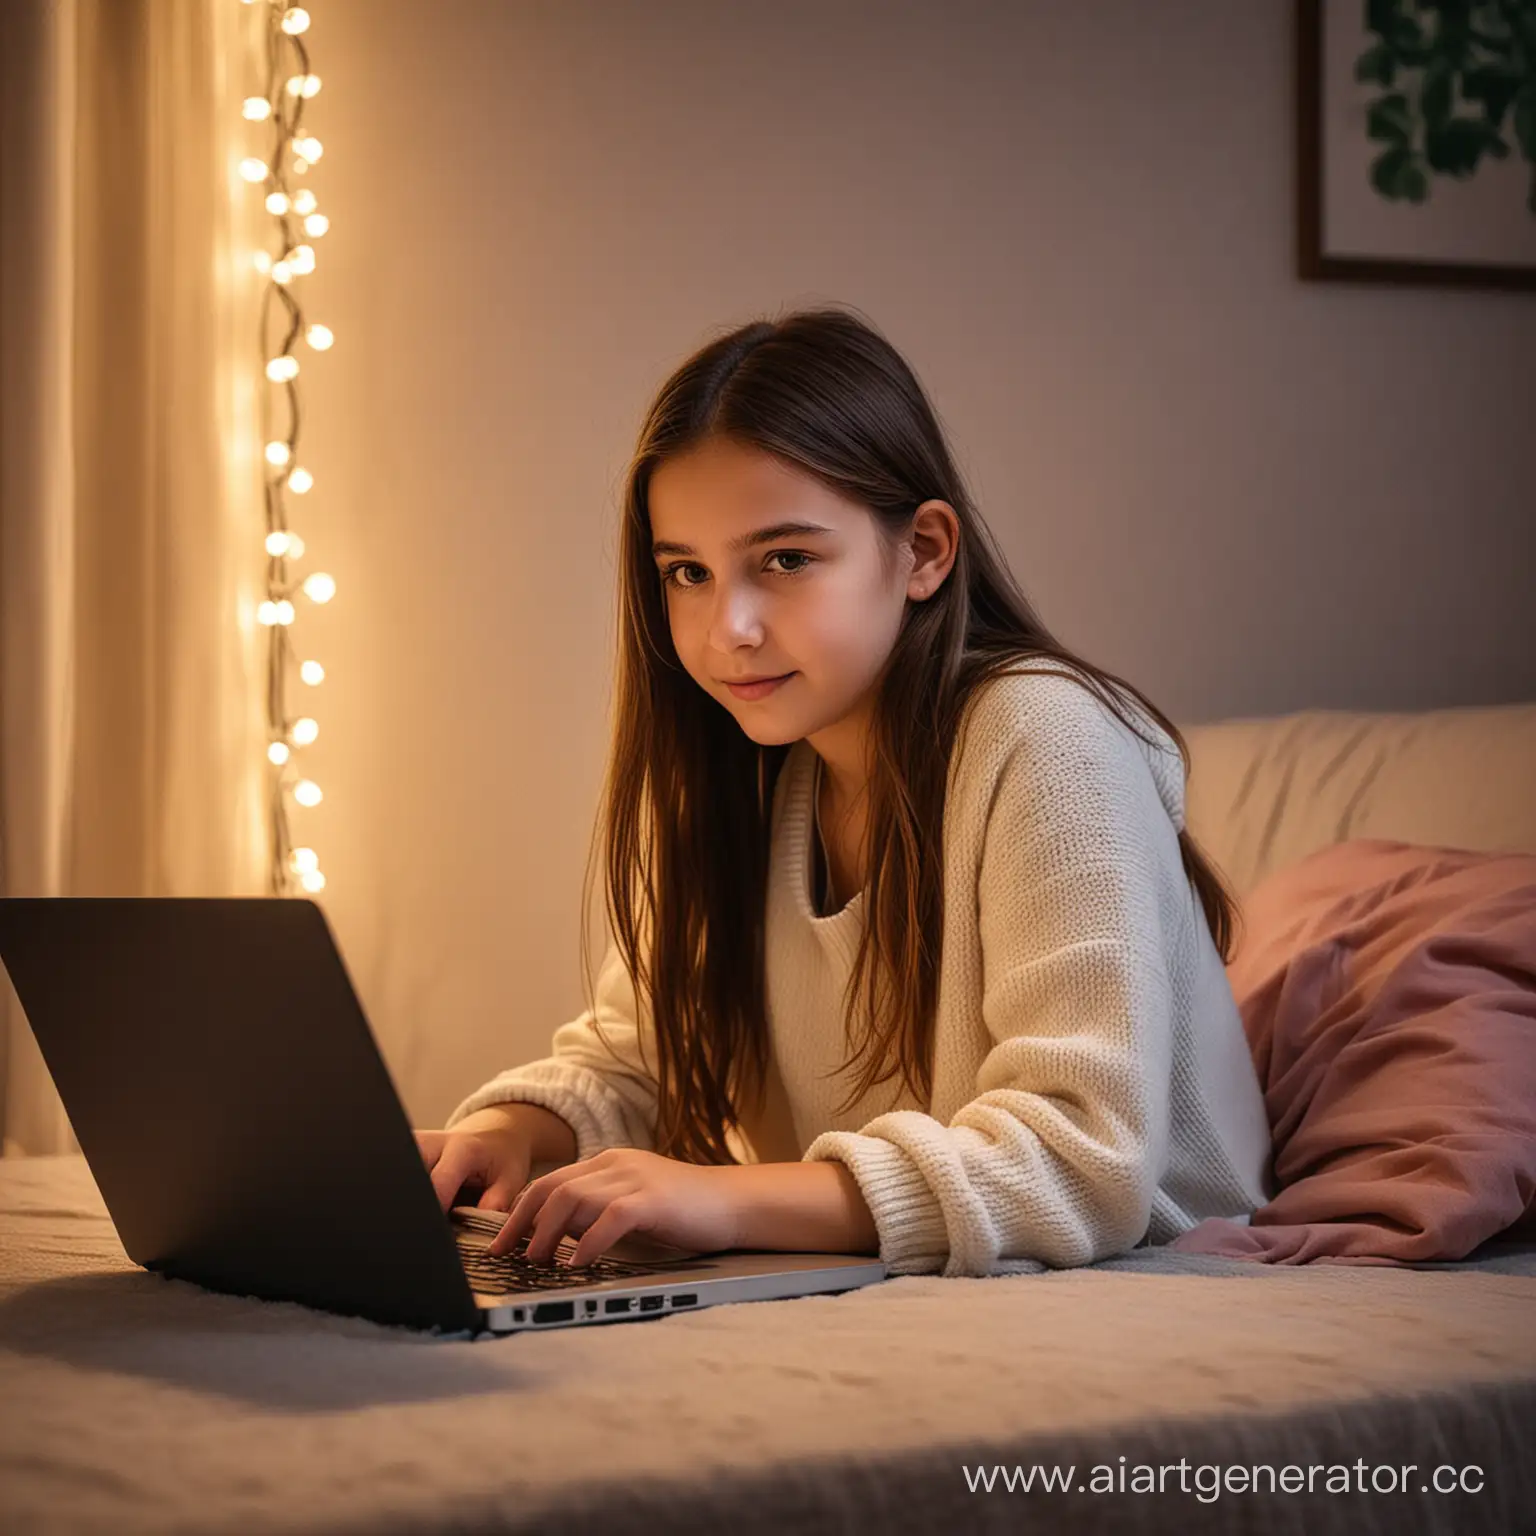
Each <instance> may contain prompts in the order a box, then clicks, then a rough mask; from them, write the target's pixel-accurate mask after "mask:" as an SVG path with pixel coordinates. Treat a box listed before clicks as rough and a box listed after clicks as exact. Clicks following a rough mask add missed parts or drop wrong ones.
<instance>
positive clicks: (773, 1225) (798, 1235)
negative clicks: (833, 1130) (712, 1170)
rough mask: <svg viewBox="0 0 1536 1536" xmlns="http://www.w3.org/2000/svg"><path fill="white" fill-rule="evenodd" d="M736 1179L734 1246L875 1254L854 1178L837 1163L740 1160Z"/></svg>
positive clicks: (876, 1245)
mask: <svg viewBox="0 0 1536 1536" xmlns="http://www.w3.org/2000/svg"><path fill="white" fill-rule="evenodd" d="M729 1172H730V1175H731V1177H732V1179H733V1180H734V1181H735V1183H736V1184H737V1186H738V1188H737V1195H738V1227H737V1237H736V1243H735V1246H736V1247H738V1248H768V1249H774V1250H778V1251H781V1252H801V1253H879V1251H880V1234H879V1232H878V1230H877V1229H876V1227H875V1220H874V1217H873V1216H871V1215H870V1213H869V1207H868V1206H867V1205H866V1204H865V1203H864V1195H863V1192H862V1191H861V1190H860V1189H859V1185H858V1181H857V1180H856V1179H855V1178H854V1176H853V1175H852V1174H851V1173H850V1172H849V1171H848V1169H847V1167H846V1166H845V1165H844V1164H842V1163H838V1162H831V1161H827V1162H813V1163H746V1164H743V1165H742V1166H741V1167H738V1168H732V1169H730V1170H729Z"/></svg>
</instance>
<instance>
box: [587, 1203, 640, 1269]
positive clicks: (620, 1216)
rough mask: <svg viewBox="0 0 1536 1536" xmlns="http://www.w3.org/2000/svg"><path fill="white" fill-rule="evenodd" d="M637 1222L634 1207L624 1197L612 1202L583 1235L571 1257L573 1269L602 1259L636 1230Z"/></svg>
mask: <svg viewBox="0 0 1536 1536" xmlns="http://www.w3.org/2000/svg"><path fill="white" fill-rule="evenodd" d="M637 1221H638V1216H637V1214H636V1211H635V1209H634V1207H633V1206H632V1205H631V1204H630V1203H629V1201H628V1200H627V1199H626V1198H625V1197H624V1196H623V1195H620V1196H619V1197H618V1198H617V1199H616V1200H610V1201H609V1202H608V1205H607V1208H606V1209H605V1210H604V1211H603V1213H602V1215H601V1216H599V1217H598V1218H597V1220H596V1221H594V1222H593V1223H592V1225H591V1226H590V1227H588V1228H587V1230H586V1231H585V1232H584V1233H582V1235H581V1240H580V1241H579V1242H578V1243H577V1244H576V1251H575V1252H574V1253H573V1254H572V1255H571V1268H572V1269H574V1268H575V1267H576V1266H577V1265H578V1264H590V1263H591V1262H592V1261H593V1259H597V1258H601V1257H602V1256H603V1254H605V1253H606V1252H607V1251H608V1250H609V1249H610V1248H611V1247H613V1245H614V1244H615V1243H616V1242H618V1240H619V1239H620V1238H621V1237H623V1236H625V1235H626V1234H627V1233H629V1232H631V1231H633V1230H634V1228H635V1226H636V1224H637Z"/></svg>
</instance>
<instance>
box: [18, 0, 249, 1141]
mask: <svg viewBox="0 0 1536 1536" xmlns="http://www.w3.org/2000/svg"><path fill="white" fill-rule="evenodd" d="M264 10H265V7H254V6H253V7H247V6H244V5H240V4H238V3H237V0H20V3H16V0H8V3H7V4H6V6H5V17H4V19H5V29H6V45H5V48H4V50H3V53H0V58H3V62H0V228H3V232H4V233H3V241H0V894H4V895H8V896H130V895H131V896H138V895H145V896H158V895H176V896H217V895H259V894H264V893H265V889H266V884H265V881H266V859H267V846H268V844H267V834H266V827H265V815H266V807H265V773H266V763H265V758H264V743H265V736H266V727H265V720H264V715H263V707H264V706H263V699H264V693H263V689H264V679H265V663H264V655H265V645H266V635H265V631H264V630H263V629H262V628H261V626H260V625H258V624H257V622H256V617H255V613H256V604H257V603H258V602H259V601H260V600H261V598H262V597H263V596H264V595H265V592H264V590H262V583H263V581H264V564H263V562H264V559H265V556H264V554H263V551H262V539H263V537H264V532H265V525H264V519H263V508H262V462H261V444H260V441H259V437H258V433H259V414H258V406H259V396H258V394H257V389H258V387H264V381H263V380H262V379H261V377H260V360H259V358H258V355H257V347H258V340H257V314H258V297H259V295H258V290H257V283H258V282H259V281H260V279H259V278H258V275H257V274H256V272H255V270H254V268H253V267H252V265H251V262H250V254H249V253H250V251H251V249H252V248H253V244H254V241H253V233H254V229H255V219H256V218H257V217H259V215H260V210H259V208H258V209H255V210H252V209H251V206H250V205H251V204H252V203H253V202H259V199H256V198H254V196H252V195H251V193H250V189H249V188H248V187H246V186H245V185H244V184H243V183H242V182H240V180H239V178H238V174H237V171H236V166H237V164H238V160H239V157H240V155H241V154H242V153H246V152H248V151H247V150H245V149H243V148H242V144H243V138H244V135H243V133H242V130H243V129H244V128H245V127H246V126H247V125H245V124H244V123H243V122H242V120H241V116H240V101H241V99H242V98H243V97H244V96H245V95H246V94H248V92H249V91H250V90H251V89H253V88H254V89H255V90H256V91H258V92H259V91H260V90H261V89H262V85H261V84H260V83H257V82H256V81H255V70H254V64H253V62H252V58H251V55H250V54H249V52H248V49H249V46H250V33H249V30H248V29H249V28H250V27H251V25H252V23H253V21H259V19H260V18H259V17H258V16H256V14H255V13H257V12H259V11H264ZM132 1007H133V1000H132V999H131V998H125V999H123V1008H124V1016H125V1018H127V1019H129V1020H130V1021H131V1016H132ZM0 1135H3V1148H4V1153H5V1155H8V1156H10V1155H26V1154H31V1155H37V1154H44V1153H60V1152H73V1151H77V1150H78V1143H77V1142H76V1141H75V1139H74V1136H73V1134H72V1133H71V1130H70V1127H69V1123H68V1119H67V1116H66V1115H65V1113H64V1109H63V1106H62V1105H61V1103H60V1102H59V1099H58V1096H57V1094H56V1093H55V1091H54V1089H53V1085H52V1081H51V1079H50V1077H49V1075H48V1072H47V1068H46V1065H45V1064H44V1061H43V1058H42V1056H41V1053H40V1052H39V1050H38V1048H37V1045H36V1042H35V1040H34V1039H33V1037H32V1034H31V1030H30V1028H29V1027H28V1025H27V1023H26V1020H25V1017H24V1015H23V1014H22V1012H21V1010H20V1007H19V1005H18V1002H17V999H16V996H15V994H14V992H13V991H12V990H11V987H10V984H9V982H8V980H4V979H0Z"/></svg>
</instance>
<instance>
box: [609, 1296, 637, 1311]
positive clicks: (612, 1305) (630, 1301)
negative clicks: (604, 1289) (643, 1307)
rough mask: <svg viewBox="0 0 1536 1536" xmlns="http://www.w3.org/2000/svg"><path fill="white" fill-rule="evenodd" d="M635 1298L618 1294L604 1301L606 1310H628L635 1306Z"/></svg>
mask: <svg viewBox="0 0 1536 1536" xmlns="http://www.w3.org/2000/svg"><path fill="white" fill-rule="evenodd" d="M634 1304H635V1303H634V1298H633V1297H631V1296H618V1297H615V1298H614V1299H613V1300H612V1301H605V1302H604V1303H603V1311H604V1312H628V1311H629V1310H630V1308H631V1307H633V1306H634Z"/></svg>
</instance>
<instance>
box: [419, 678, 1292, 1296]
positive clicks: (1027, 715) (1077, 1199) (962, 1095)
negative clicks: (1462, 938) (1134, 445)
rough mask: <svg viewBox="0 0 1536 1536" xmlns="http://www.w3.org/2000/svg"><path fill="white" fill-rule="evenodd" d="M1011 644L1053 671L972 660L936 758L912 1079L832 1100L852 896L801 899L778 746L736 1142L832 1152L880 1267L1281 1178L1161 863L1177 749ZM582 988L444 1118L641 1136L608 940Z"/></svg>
mask: <svg viewBox="0 0 1536 1536" xmlns="http://www.w3.org/2000/svg"><path fill="white" fill-rule="evenodd" d="M1028 665H1030V666H1034V667H1040V666H1043V665H1050V666H1051V668H1052V671H1051V672H1050V673H1049V674H1047V675H1043V676H1042V675H1019V674H1010V675H1005V676H1003V677H1000V678H996V679H994V680H993V681H992V682H991V683H989V684H987V685H984V687H983V688H982V689H981V690H980V691H979V692H978V693H977V694H976V696H975V697H974V699H973V701H972V711H973V716H972V721H971V726H970V730H969V733H968V735H967V737H966V739H965V741H964V743H963V747H964V750H963V752H962V753H961V754H960V755H958V756H956V757H953V758H952V760H951V763H950V774H949V782H948V791H947V798H946V803H945V810H944V856H945V871H944V900H945V925H944V939H943V949H942V958H941V967H940V978H939V992H938V1016H937V1021H936V1029H935V1036H934V1077H933V1094H932V1097H931V1099H930V1101H929V1102H928V1103H927V1104H923V1103H920V1102H918V1101H916V1100H915V1099H913V1098H912V1096H911V1095H910V1094H909V1093H907V1092H906V1090H905V1088H904V1087H903V1086H902V1085H901V1083H900V1081H899V1076H898V1078H896V1079H893V1080H892V1081H890V1082H887V1083H884V1084H881V1085H879V1086H877V1087H876V1088H875V1089H873V1090H871V1091H870V1092H869V1093H867V1094H866V1095H865V1096H864V1098H863V1099H862V1100H860V1101H859V1102H858V1103H857V1104H855V1105H854V1106H853V1107H852V1109H851V1110H849V1112H847V1113H846V1114H843V1115H838V1114H837V1113H836V1112H835V1107H836V1105H837V1104H838V1103H839V1101H840V1100H841V1099H842V1098H843V1097H844V1096H845V1095H846V1093H847V1091H848V1088H849V1086H850V1084H851V1081H852V1078H851V1076H849V1075H846V1074H844V1073H843V1072H841V1071H840V1070H839V1069H840V1067H841V1066H842V1065H843V1064H844V1062H845V1059H846V1057H847V1055H848V1048H847V1046H846V1044H845V1041H844V1025H843V1015H842V998H843V989H844V987H845V986H846V984H847V982H848V978H849V975H850V973H851V971H852V967H853V957H854V951H855V949H856V947H857V943H858V937H859V930H860V925H861V923H862V922H863V893H862V892H860V893H859V894H857V895H855V896H854V897H853V898H852V900H850V901H849V902H848V903H847V904H846V905H845V906H843V907H842V908H841V909H840V910H838V911H836V912H834V913H833V914H831V915H830V916H826V917H822V916H818V915H817V913H816V910H815V907H814V905H813V889H812V885H813V881H812V872H813V862H812V860H813V850H812V843H811V839H812V838H813V837H814V836H815V828H814V805H813V802H812V790H813V784H814V780H815V770H816V763H817V760H816V756H815V753H814V751H813V749H812V748H811V747H810V745H809V743H807V742H805V741H800V742H797V743H796V744H795V745H794V747H793V748H792V749H791V750H790V753H789V755H788V757H787V759H786V761H785V763H784V766H783V770H782V771H781V773H780V775H779V779H778V782H777V785H776V786H775V791H774V804H773V823H772V854H771V860H770V874H769V889H768V901H767V935H766V938H767V951H766V953H767V964H766V971H767V989H768V1018H769V1026H770V1031H771V1037H772V1053H771V1055H772V1070H771V1071H770V1078H769V1086H768V1094H767V1096H766V1105H765V1108H764V1110H763V1112H762V1113H761V1114H757V1115H749V1116H747V1117H745V1119H744V1123H743V1125H742V1127H741V1128H740V1129H741V1132H742V1133H743V1136H744V1138H745V1144H743V1142H742V1140H741V1139H738V1138H736V1137H735V1135H734V1134H733V1141H732V1145H733V1150H734V1151H736V1153H737V1155H738V1156H739V1157H740V1158H741V1160H742V1161H760V1162H783V1161H793V1160H797V1159H802V1158H803V1159H806V1160H812V1159H824V1158H836V1159H838V1160H840V1161H842V1162H843V1163H845V1164H846V1165H847V1167H848V1168H849V1170H850V1171H851V1172H852V1174H853V1176H854V1178H855V1179H856V1180H857V1182H858V1185H859V1188H860V1190H861V1191H862V1193H863V1195H864V1198H865V1200H866V1202H867V1203H868V1205H869V1209H870V1213H871V1215H872V1216H873V1218H874V1221H875V1226H876V1228H877V1230H878V1232H879V1235H880V1257H881V1258H882V1259H883V1260H884V1261H885V1262H886V1264H887V1265H888V1266H889V1268H890V1270H891V1272H892V1273H894V1274H921V1273H932V1272H942V1273H943V1274H946V1275H987V1274H1016V1273H1027V1272H1033V1271H1038V1270H1041V1269H1044V1268H1046V1267H1053V1268H1065V1267H1070V1266H1073V1265H1079V1264H1088V1263H1092V1262H1094V1261H1095V1260H1097V1259H1100V1258H1105V1257H1108V1256H1110V1255H1113V1254H1116V1253H1119V1252H1122V1251H1124V1250H1126V1249H1128V1248H1131V1247H1134V1246H1136V1245H1138V1244H1139V1243H1142V1242H1148V1243H1163V1242H1167V1241H1168V1240H1170V1239H1171V1238H1173V1237H1175V1236H1176V1235H1177V1234H1178V1233H1180V1232H1182V1231H1185V1230H1186V1229H1188V1228H1189V1227H1192V1226H1194V1225H1195V1223H1196V1222H1198V1221H1200V1220H1202V1219H1203V1218H1204V1217H1207V1216H1227V1217H1236V1218H1238V1219H1243V1218H1244V1217H1246V1215H1247V1214H1248V1213H1249V1212H1251V1211H1252V1210H1253V1209H1254V1208H1255V1207H1256V1206H1258V1205H1261V1204H1263V1203H1264V1201H1265V1200H1266V1199H1267V1198H1268V1197H1269V1194H1270V1193H1271V1190H1272V1186H1271V1184H1270V1176H1269V1153H1270V1141H1269V1128H1268V1123H1267V1121H1266V1118H1265V1113H1264V1103H1263V1098H1262V1096H1261V1093H1260V1089H1259V1084H1258V1079H1257V1075H1256V1073H1255V1071H1254V1067H1253V1062H1252V1059H1251V1057H1250V1055H1249V1052H1248V1047H1247V1043H1246V1040H1245V1038H1244V1035H1243V1029H1242V1020H1241V1018H1240V1016H1239V1013H1238V1009H1237V1005H1236V1002H1235V1001H1234V999H1233V996H1232V991H1231V988H1230V986H1229V985H1228V982H1227V976H1226V971H1225V968H1224V967H1223V965H1222V961H1221V956H1220V955H1219V953H1218V952H1217V950H1216V946H1215V943H1214V942H1213V940H1212V937H1211V933H1210V929H1209V927H1208V925H1207V923H1206V921H1205V916H1204V913H1203V911H1202V910H1201V908H1200V904H1199V901H1198V899H1197V898H1196V896H1195V894H1194V890H1193V888H1192V887H1191V886H1190V884H1189V882H1188V880H1187V879H1186V877H1185V875H1184V871H1183V867H1182V865H1181V864H1180V861H1179V847H1178V830H1179V829H1180V828H1181V827H1182V826H1183V825H1184V774H1183V764H1182V762H1181V761H1180V759H1179V755H1178V750H1177V748H1176V747H1175V746H1174V744H1173V742H1172V741H1171V739H1170V738H1169V737H1168V736H1167V735H1166V734H1165V733H1164V732H1162V731H1161V729H1160V728H1159V727H1158V726H1157V725H1156V723H1155V722H1153V721H1152V720H1151V719H1150V718H1149V717H1147V716H1145V715H1144V714H1142V715H1141V716H1140V719H1141V720H1142V721H1144V722H1145V724H1144V729H1147V730H1148V734H1151V735H1153V736H1154V737H1155V739H1157V740H1158V741H1159V742H1160V744H1161V745H1160V747H1159V748H1158V749H1154V748H1152V747H1149V746H1147V745H1146V744H1145V743H1143V742H1141V741H1139V740H1138V739H1137V737H1136V736H1135V735H1134V734H1133V733H1132V732H1130V731H1128V730H1127V729H1126V728H1125V726H1124V725H1122V724H1121V723H1120V722H1119V721H1118V720H1117V719H1116V718H1115V717H1114V715H1113V714H1112V713H1111V712H1110V711H1109V710H1108V708H1107V707H1106V706H1105V705H1103V704H1102V703H1101V702H1100V701H1099V700H1098V699H1097V698H1095V697H1094V696H1093V695H1092V694H1091V693H1089V692H1088V691H1087V689H1086V688H1085V687H1084V686H1083V685H1082V684H1080V683H1077V682H1074V681H1072V680H1071V679H1070V678H1069V677H1066V676H1063V675H1060V667H1061V664H1060V663H1042V662H1040V661H1038V660H1033V659H1032V660H1031V661H1029V663H1028ZM1127 703H1128V707H1131V708H1134V707H1135V701H1134V700H1128V701H1127ZM595 997H596V1005H597V1006H596V1012H595V1015H594V1013H593V1012H591V1011H584V1012H583V1013H582V1014H581V1015H580V1016H579V1017H578V1018H576V1019H573V1020H571V1021H570V1022H569V1023H566V1024H563V1025H561V1026H560V1028H559V1029H557V1030H556V1031H555V1035H554V1040H553V1052H552V1054H551V1055H549V1056H547V1057H545V1058H543V1059H541V1060H539V1061H534V1062H530V1063H528V1064H526V1065H524V1066H520V1067H514V1068H511V1069H510V1070H508V1071H506V1072H503V1073H501V1074H500V1075H499V1076H498V1077H495V1078H493V1079H492V1080H491V1081H490V1082H488V1083H486V1084H485V1085H484V1086H482V1087H481V1088H479V1089H477V1090H476V1091H475V1092H474V1093H472V1094H471V1095H470V1096H469V1097H468V1098H467V1099H465V1100H464V1101H463V1103H461V1104H460V1105H459V1106H458V1107H457V1108H456V1109H455V1110H454V1111H453V1113H452V1115H450V1116H449V1118H448V1121H447V1124H448V1125H449V1126H452V1125H454V1124H456V1123H457V1122H458V1121H459V1120H461V1119H463V1118H464V1116H466V1115H468V1114H470V1113H472V1112H473V1111H474V1110H477V1109H481V1108H483V1107H485V1106H486V1105H488V1104H496V1103H502V1102H505V1101H508V1100H523V1101H526V1102H528V1103H532V1104H541V1105H543V1106H544V1107H545V1108H547V1109H550V1110H553V1111H554V1112H555V1113H556V1114H558V1115H560V1116H561V1117H562V1118H564V1119H565V1120H566V1121H567V1122H568V1123H569V1124H570V1126H571V1128H572V1130H573V1131H574V1132H575V1135H576V1155H577V1157H578V1158H585V1157H590V1156H592V1155H593V1154H594V1153H596V1152H598V1151H601V1150H602V1149H603V1148H604V1147H609V1146H635V1147H644V1148H653V1146H654V1142H653V1135H654V1125H655V1105H656V1089H655V1081H654V1071H653V1070H652V1068H653V1066H654V1062H655V1059H656V1058H655V1045H654V1038H653V1037H652V1035H651V1024H650V1016H649V1008H647V1010H646V1016H645V1018H644V1020H643V1021H642V1023H640V1024H638V1025H637V1022H636V1006H635V992H634V989H633V987H632V985H631V984H630V981H629V977H628V975H627V973H626V972H625V970H624V967H623V964H622V962H621V961H620V959H619V955H618V951H617V949H616V947H614V946H613V945H611V944H610V946H609V949H608V953H607V955H606V957H605V960H604V963H603V966H602V968H601V971H600V973H599V976H598V979H597V984H596V993H595ZM599 1024H600V1025H601V1028H602V1030H603V1033H604V1034H605V1035H606V1036H607V1038H608V1039H609V1041H610V1042H611V1043H612V1045H613V1046H614V1048H615V1050H616V1051H617V1052H618V1053H619V1055H620V1057H621V1058H622V1063H623V1064H622V1065H621V1064H620V1063H619V1062H616V1061H615V1060H614V1059H613V1057H612V1056H611V1055H610V1054H609V1053H608V1051H607V1050H605V1048H604V1046H603V1043H602V1041H601V1040H599V1039H598V1038H596V1035H595V1029H596V1027H597V1026H598V1025H599ZM642 1035H643V1036H644V1042H643V1046H644V1054H643V1055H642V1053H641V1049H642ZM647 1062H649V1063H651V1064H652V1068H648V1067H647V1065H646V1063H647Z"/></svg>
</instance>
